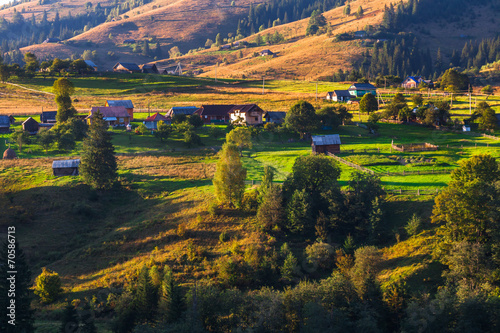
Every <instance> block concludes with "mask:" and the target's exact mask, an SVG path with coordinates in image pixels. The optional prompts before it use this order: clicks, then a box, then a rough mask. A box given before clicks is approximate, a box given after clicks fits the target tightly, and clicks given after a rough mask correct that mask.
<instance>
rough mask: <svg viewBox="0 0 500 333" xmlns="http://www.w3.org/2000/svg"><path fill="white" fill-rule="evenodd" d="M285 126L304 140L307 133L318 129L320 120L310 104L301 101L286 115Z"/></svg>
mask: <svg viewBox="0 0 500 333" xmlns="http://www.w3.org/2000/svg"><path fill="white" fill-rule="evenodd" d="M285 126H286V127H287V128H288V129H290V130H291V131H295V132H297V133H299V134H300V138H301V139H303V138H304V135H305V134H306V133H308V132H311V131H313V130H315V129H317V128H318V126H319V119H318V116H317V115H316V112H315V110H314V107H313V106H312V105H311V104H310V103H309V102H306V101H299V102H297V103H296V104H295V105H293V106H292V107H291V108H290V110H289V111H288V112H287V113H286V117H285Z"/></svg>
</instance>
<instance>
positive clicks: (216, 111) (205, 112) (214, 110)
mask: <svg viewBox="0 0 500 333" xmlns="http://www.w3.org/2000/svg"><path fill="white" fill-rule="evenodd" d="M233 107H234V104H228V105H202V106H201V108H199V109H198V110H196V113H197V114H199V115H200V116H227V114H228V113H229V111H231V109H232V108H233Z"/></svg>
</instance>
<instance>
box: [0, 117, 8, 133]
mask: <svg viewBox="0 0 500 333" xmlns="http://www.w3.org/2000/svg"><path fill="white" fill-rule="evenodd" d="M9 132H10V119H9V116H0V133H9Z"/></svg>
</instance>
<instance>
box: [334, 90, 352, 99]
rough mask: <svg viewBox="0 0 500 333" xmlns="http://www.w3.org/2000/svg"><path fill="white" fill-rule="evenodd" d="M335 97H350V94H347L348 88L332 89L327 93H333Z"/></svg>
mask: <svg viewBox="0 0 500 333" xmlns="http://www.w3.org/2000/svg"><path fill="white" fill-rule="evenodd" d="M334 93H335V96H337V97H351V94H349V90H334V91H332V92H329V94H332V95H333V94H334Z"/></svg>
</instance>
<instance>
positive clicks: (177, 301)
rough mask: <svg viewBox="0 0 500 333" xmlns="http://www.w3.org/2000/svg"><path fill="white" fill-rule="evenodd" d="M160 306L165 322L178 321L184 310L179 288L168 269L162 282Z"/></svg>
mask: <svg viewBox="0 0 500 333" xmlns="http://www.w3.org/2000/svg"><path fill="white" fill-rule="evenodd" d="M160 308H161V311H162V312H163V315H164V319H165V321H166V322H167V323H174V322H176V321H178V320H179V319H180V318H181V316H182V313H183V312H184V310H185V303H184V299H183V297H182V294H181V290H180V288H179V287H178V286H177V283H176V282H175V278H174V275H173V273H172V271H171V270H170V269H168V270H167V272H166V273H165V277H164V279H163V282H162V294H161V300H160Z"/></svg>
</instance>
